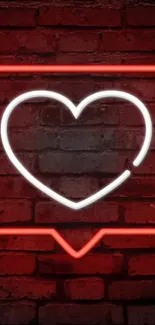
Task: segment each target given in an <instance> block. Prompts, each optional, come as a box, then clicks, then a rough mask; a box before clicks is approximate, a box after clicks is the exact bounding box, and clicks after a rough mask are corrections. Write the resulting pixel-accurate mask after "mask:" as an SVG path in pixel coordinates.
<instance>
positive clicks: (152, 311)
mask: <svg viewBox="0 0 155 325" xmlns="http://www.w3.org/2000/svg"><path fill="white" fill-rule="evenodd" d="M127 317H128V324H129V325H137V324H138V325H143V324H146V325H153V324H154V317H155V306H154V305H146V306H145V305H141V306H128V307H127Z"/></svg>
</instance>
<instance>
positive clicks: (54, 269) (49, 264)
mask: <svg viewBox="0 0 155 325" xmlns="http://www.w3.org/2000/svg"><path fill="white" fill-rule="evenodd" d="M38 263H39V274H41V275H43V274H96V273H97V274H120V273H121V272H122V267H123V255H122V254H87V255H86V256H84V257H83V258H81V259H80V260H76V259H73V258H71V257H70V256H68V255H65V254H55V255H46V256H45V255H44V256H40V255H39V256H38Z"/></svg>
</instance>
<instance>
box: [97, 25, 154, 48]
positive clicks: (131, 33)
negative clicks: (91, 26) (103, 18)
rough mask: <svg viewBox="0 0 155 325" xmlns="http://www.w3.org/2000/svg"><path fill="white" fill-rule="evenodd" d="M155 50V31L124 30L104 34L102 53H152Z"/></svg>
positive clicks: (104, 32)
mask: <svg viewBox="0 0 155 325" xmlns="http://www.w3.org/2000/svg"><path fill="white" fill-rule="evenodd" d="M154 49H155V41H154V30H149V31H148V30H147V29H146V30H145V29H143V30H141V33H139V30H136V29H135V30H127V29H126V30H125V29H124V30H122V31H103V32H102V42H101V48H100V50H102V51H152V50H154Z"/></svg>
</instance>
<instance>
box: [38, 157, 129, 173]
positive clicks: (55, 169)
mask: <svg viewBox="0 0 155 325" xmlns="http://www.w3.org/2000/svg"><path fill="white" fill-rule="evenodd" d="M125 160H126V157H125V156H124V155H123V154H122V153H120V154H118V153H115V152H110V153H108V152H107V153H95V152H94V153H89V152H87V153H85V152H84V153H82V152H79V153H76V152H74V153H71V154H70V153H68V152H63V153H61V152H53V153H52V152H48V153H44V154H42V155H39V170H40V172H41V173H45V172H48V173H56V174H65V173H72V174H74V173H75V174H81V173H94V172H95V173H97V172H100V173H101V172H102V173H114V174H115V173H119V172H121V171H122V170H123V169H124V164H125ZM51 162H52V163H51Z"/></svg>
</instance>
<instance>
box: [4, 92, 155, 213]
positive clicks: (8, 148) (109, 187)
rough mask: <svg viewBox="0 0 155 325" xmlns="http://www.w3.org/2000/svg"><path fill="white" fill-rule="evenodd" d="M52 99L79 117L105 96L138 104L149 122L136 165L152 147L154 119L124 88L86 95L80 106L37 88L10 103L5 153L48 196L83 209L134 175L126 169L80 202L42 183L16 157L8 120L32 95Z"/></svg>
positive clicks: (146, 123)
mask: <svg viewBox="0 0 155 325" xmlns="http://www.w3.org/2000/svg"><path fill="white" fill-rule="evenodd" d="M38 97H39V98H40V97H43V98H48V99H55V100H57V101H59V102H61V103H62V104H64V105H65V107H66V108H67V109H69V110H70V112H71V113H72V115H73V117H74V118H75V119H77V118H78V117H79V116H80V114H81V112H82V111H83V110H84V109H85V108H86V107H87V106H88V105H89V104H90V103H92V102H94V101H96V100H99V99H102V98H111V97H112V98H119V99H125V100H127V101H129V102H131V103H132V104H134V105H135V106H136V108H138V109H139V111H140V112H141V114H142V116H143V118H144V123H145V139H144V142H143V145H142V147H141V150H140V152H139V153H138V155H137V157H136V158H135V160H134V161H133V166H135V167H137V166H139V165H140V163H141V162H142V161H143V159H144V158H145V156H146V154H147V152H148V149H149V147H150V143H151V139H152V122H151V118H150V114H149V112H148V110H147V108H146V106H145V105H144V104H143V103H142V102H141V101H140V100H139V99H138V98H137V97H135V96H133V95H131V94H129V93H127V92H124V91H118V90H104V91H100V92H97V93H94V94H92V95H90V96H88V97H86V98H85V99H84V100H82V101H81V102H80V104H79V105H78V106H75V105H74V104H73V103H72V102H71V101H70V100H69V99H68V98H67V97H65V96H63V95H61V94H59V93H56V92H53V91H47V90H35V91H30V92H27V93H24V94H22V95H20V96H18V97H16V98H15V99H13V100H12V101H11V103H10V104H9V105H8V106H7V108H6V109H5V112H4V114H3V116H2V121H1V137H2V143H3V146H4V149H5V152H6V154H7V156H8V157H9V159H10V160H11V162H12V164H13V165H14V166H15V167H16V169H17V170H18V171H19V172H20V173H21V174H22V175H23V176H24V177H25V178H26V179H27V180H28V181H29V182H30V183H31V184H32V185H34V186H35V187H36V188H38V189H39V190H40V191H42V192H43V193H45V194H46V195H48V196H49V197H50V198H52V199H54V200H56V201H58V202H59V203H61V204H63V205H65V206H67V207H69V208H71V209H73V210H79V209H82V208H84V207H86V206H88V205H90V204H92V203H94V202H96V201H97V200H99V199H101V198H103V197H105V196H106V195H107V194H109V193H110V192H111V191H113V190H114V189H116V188H117V187H118V186H120V185H121V184H122V183H123V182H124V181H125V180H126V179H127V178H129V176H130V175H131V171H130V170H128V169H127V170H125V171H124V172H123V173H122V174H121V175H120V176H118V177H117V178H116V179H115V180H114V181H112V182H111V183H110V184H109V185H107V186H105V187H104V188H103V189H101V190H99V191H98V192H97V193H95V194H93V195H91V196H90V197H88V198H86V199H84V200H82V201H80V202H74V201H71V200H69V199H66V198H65V197H63V196H62V195H60V194H58V193H56V192H55V191H53V190H52V189H50V188H49V187H47V186H46V185H44V184H43V183H42V182H40V181H39V180H38V179H36V178H35V177H34V176H33V175H32V174H31V173H30V172H29V171H28V170H27V169H26V168H25V167H24V166H23V164H22V163H21V162H20V161H19V160H18V159H17V157H16V156H15V154H14V152H13V150H12V148H11V146H10V143H9V139H8V121H9V117H10V115H11V113H12V112H13V110H14V109H15V108H16V107H17V105H19V104H21V103H23V102H24V101H26V100H29V99H32V98H38Z"/></svg>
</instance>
